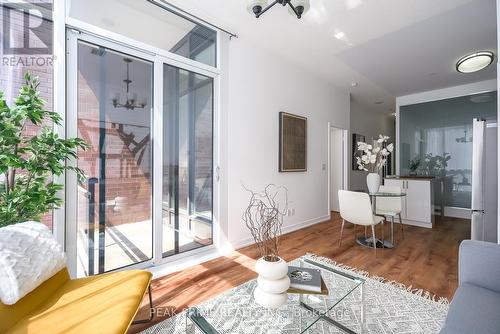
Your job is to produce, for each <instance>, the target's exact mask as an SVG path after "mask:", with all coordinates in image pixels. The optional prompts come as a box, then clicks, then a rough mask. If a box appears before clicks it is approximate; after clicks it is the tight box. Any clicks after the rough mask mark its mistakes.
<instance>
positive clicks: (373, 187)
mask: <svg viewBox="0 0 500 334" xmlns="http://www.w3.org/2000/svg"><path fill="white" fill-rule="evenodd" d="M381 181H382V180H381V177H380V175H379V174H377V173H370V174H368V175H367V176H366V185H367V186H368V192H369V193H371V194H373V193H376V192H378V190H379V188H380V183H381Z"/></svg>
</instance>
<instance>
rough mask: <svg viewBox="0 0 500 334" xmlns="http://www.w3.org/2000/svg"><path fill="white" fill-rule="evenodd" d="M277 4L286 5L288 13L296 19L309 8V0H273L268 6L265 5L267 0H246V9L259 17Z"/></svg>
mask: <svg viewBox="0 0 500 334" xmlns="http://www.w3.org/2000/svg"><path fill="white" fill-rule="evenodd" d="M277 4H280V5H282V6H283V7H285V6H287V5H288V7H289V8H288V12H289V13H290V15H293V16H296V17H297V18H298V19H300V18H301V17H302V15H304V14H305V13H306V12H307V11H308V10H309V8H310V4H309V0H275V1H273V2H272V3H271V4H270V5H269V6H268V5H267V0H248V5H247V10H248V12H249V13H250V14H252V15H255V17H256V18H259V17H260V16H261V15H262V14H264V13H265V12H267V11H268V10H269V9H271V8H272V7H274V5H277Z"/></svg>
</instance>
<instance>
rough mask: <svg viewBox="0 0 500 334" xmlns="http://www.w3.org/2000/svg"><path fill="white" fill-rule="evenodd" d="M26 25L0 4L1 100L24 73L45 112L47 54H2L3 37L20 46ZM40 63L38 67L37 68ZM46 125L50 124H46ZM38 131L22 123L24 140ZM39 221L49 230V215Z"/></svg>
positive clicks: (49, 75)
mask: <svg viewBox="0 0 500 334" xmlns="http://www.w3.org/2000/svg"><path fill="white" fill-rule="evenodd" d="M28 2H29V3H43V4H47V3H48V4H51V1H42V0H38V1H37V0H31V1H28ZM8 14H10V15H9V23H10V24H9V28H10V31H3V27H4V18H5V16H4V15H8ZM25 24H26V22H25V20H24V18H23V15H22V14H21V13H20V12H19V11H13V10H10V11H9V10H6V9H5V8H4V7H3V6H2V5H0V40H1V42H2V43H1V44H0V45H1V46H0V48H1V49H0V91H2V92H3V93H4V98H6V100H7V104H8V105H9V106H12V105H13V103H14V99H15V98H16V96H17V95H18V92H19V89H20V88H21V86H22V85H23V83H24V79H23V77H24V74H25V73H26V72H30V73H31V74H33V75H36V76H38V77H39V79H40V86H39V90H40V96H41V97H42V98H43V99H44V100H45V101H46V105H45V107H46V109H47V110H53V97H52V95H53V91H52V87H53V66H52V61H51V59H50V57H51V55H30V54H10V53H6V52H4V48H3V42H4V38H6V34H10V40H11V45H12V46H16V47H19V46H22V45H23V43H24V41H23V32H24V26H25ZM43 33H46V34H47V35H49V36H50V35H51V34H52V29H45V30H44V31H43ZM30 46H34V47H39V46H40V45H39V43H34V45H30ZM48 48H49V49H52V45H48ZM37 56H39V58H40V59H41V60H40V61H39V62H37V61H34V60H33V57H37ZM40 64H41V65H40ZM46 125H47V126H50V125H51V124H50V123H48V124H46ZM38 131H40V128H39V127H37V126H34V125H33V124H30V123H28V124H26V126H25V128H24V132H23V134H24V135H25V136H27V137H30V136H33V135H35V134H36V133H38ZM42 222H43V223H44V224H46V225H47V226H48V227H49V228H51V229H52V212H50V213H48V214H46V215H45V216H44V217H43V218H42Z"/></svg>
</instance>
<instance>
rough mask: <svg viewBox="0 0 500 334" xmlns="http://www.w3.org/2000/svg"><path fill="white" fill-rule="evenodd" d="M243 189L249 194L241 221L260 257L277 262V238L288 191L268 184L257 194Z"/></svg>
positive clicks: (286, 204) (285, 210) (285, 211)
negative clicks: (248, 231)
mask: <svg viewBox="0 0 500 334" xmlns="http://www.w3.org/2000/svg"><path fill="white" fill-rule="evenodd" d="M243 188H244V189H245V190H246V191H248V192H249V193H250V194H251V197H250V202H249V204H248V207H247V208H246V210H245V212H244V213H243V221H244V222H245V223H246V225H247V227H248V229H249V230H250V233H251V234H252V237H253V239H254V240H255V243H256V244H257V247H258V248H259V252H260V255H261V256H262V257H263V258H264V259H265V260H266V261H270V262H275V261H279V252H278V250H279V236H280V235H281V227H282V226H283V218H284V217H285V215H286V213H287V211H288V190H287V189H286V188H285V187H283V186H276V185H274V184H269V185H267V186H266V188H265V189H264V192H262V193H258V192H255V191H252V190H250V189H248V188H246V187H245V186H244V185H243Z"/></svg>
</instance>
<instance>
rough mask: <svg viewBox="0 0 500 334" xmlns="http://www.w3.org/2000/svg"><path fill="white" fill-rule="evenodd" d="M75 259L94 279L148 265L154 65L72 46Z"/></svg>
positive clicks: (94, 48)
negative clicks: (78, 180)
mask: <svg viewBox="0 0 500 334" xmlns="http://www.w3.org/2000/svg"><path fill="white" fill-rule="evenodd" d="M77 53H78V56H77V61H78V63H77V72H78V77H77V92H78V102H77V128H78V136H79V137H80V138H82V139H84V140H85V142H86V143H87V144H88V146H89V147H88V149H87V150H85V151H83V150H80V151H79V152H78V156H79V159H78V167H79V168H81V169H83V171H84V172H85V174H86V176H87V178H86V180H84V182H83V183H82V184H81V185H80V187H79V188H78V201H77V209H78V216H77V219H78V226H77V242H78V248H77V255H78V259H79V262H80V271H81V272H82V274H85V275H92V274H97V273H103V272H106V271H110V270H114V269H117V268H121V267H125V266H129V265H132V264H136V263H139V262H143V261H147V260H150V259H151V258H152V245H153V241H152V236H153V228H152V227H153V225H152V218H151V217H152V197H151V194H152V155H151V111H152V107H151V106H152V102H153V95H152V91H153V90H152V81H153V64H152V62H149V61H146V60H144V59H141V58H138V57H134V56H132V55H130V54H127V53H122V52H118V51H115V50H112V49H110V48H108V47H106V46H103V45H96V44H92V43H88V42H85V41H81V40H79V41H78V42H77Z"/></svg>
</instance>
